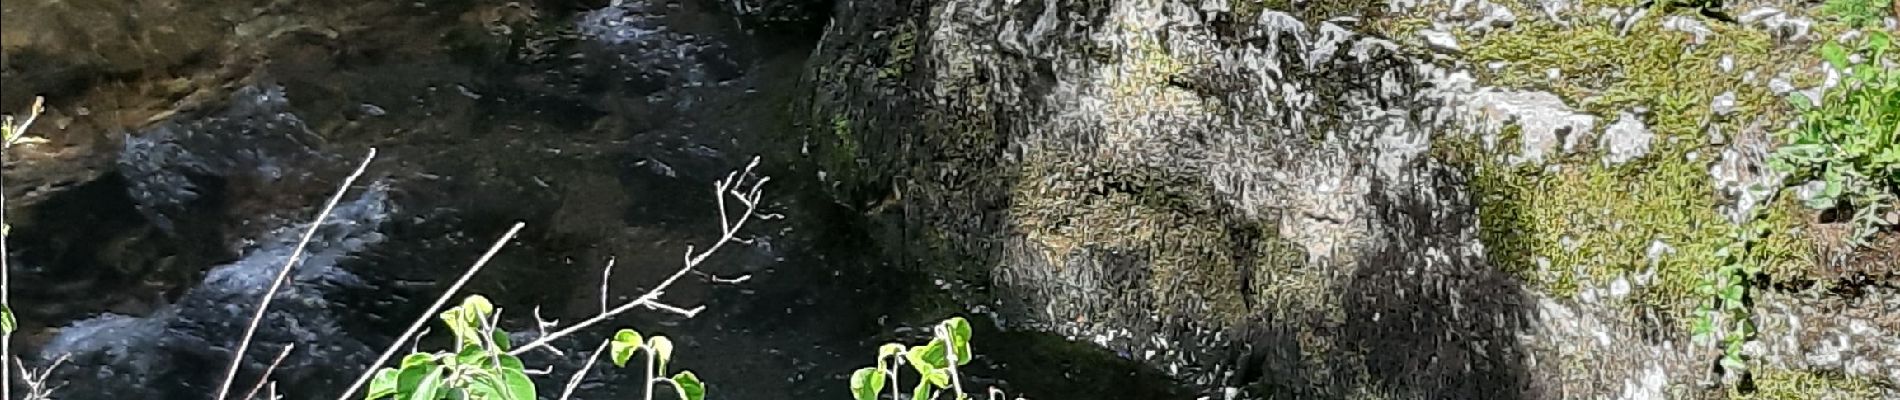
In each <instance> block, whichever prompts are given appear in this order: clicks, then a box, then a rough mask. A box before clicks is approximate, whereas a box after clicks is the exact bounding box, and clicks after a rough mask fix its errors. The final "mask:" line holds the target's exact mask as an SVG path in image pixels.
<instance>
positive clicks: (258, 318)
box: [0, 148, 376, 400]
mask: <svg viewBox="0 0 1900 400" xmlns="http://www.w3.org/2000/svg"><path fill="white" fill-rule="evenodd" d="M375 159H376V149H374V148H371V149H369V155H367V156H364V157H363V163H362V164H360V165H357V166H356V172H353V173H350V177H349V178H345V179H344V180H343V185H342V186H340V187H338V188H337V190H336V194H335V195H332V196H330V202H329V203H325V204H324V205H323V211H322V212H319V213H317V219H315V220H312V221H310V228H309V229H305V230H304V232H303V238H302V239H299V240H297V247H295V248H293V249H291V250H290V259H288V260H285V261H284V267H283V268H282V269H279V270H278V271H277V278H276V279H273V280H271V283H270V289H267V290H265V291H264V298H263V300H260V301H258V304H257V312H255V313H252V314H251V324H250V325H249V326H246V327H245V328H244V336H242V337H241V338H239V339H238V348H237V351H235V352H232V353H231V367H230V368H228V369H226V371H225V373H224V383H222V384H219V385H218V396H217V397H216V399H218V400H224V397H225V396H226V395H228V394H229V393H230V392H231V381H233V380H236V379H237V372H238V367H240V366H243V365H244V351H245V350H249V349H250V347H251V337H252V336H253V335H256V334H257V326H258V324H259V323H262V322H263V321H264V311H266V310H269V309H270V303H271V299H272V298H275V297H277V291H278V290H279V289H282V288H283V286H284V281H285V280H286V278H289V277H290V271H291V270H292V269H294V268H295V267H296V266H297V262H298V261H302V260H303V249H304V247H306V246H309V245H310V238H312V237H315V236H316V235H317V229H319V228H322V227H323V220H324V219H328V218H329V217H330V211H332V210H335V209H336V203H338V202H341V201H343V195H344V194H346V193H349V192H350V185H351V184H353V183H356V178H358V177H362V176H363V171H364V170H367V169H369V162H370V161H371V160H375ZM0 197H4V196H0Z"/></svg>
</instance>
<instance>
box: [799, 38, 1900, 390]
mask: <svg viewBox="0 0 1900 400" xmlns="http://www.w3.org/2000/svg"><path fill="white" fill-rule="evenodd" d="M1460 8H1461V7H1455V6H1454V7H1453V9H1460ZM1541 8H1543V9H1544V11H1545V12H1547V13H1550V14H1551V15H1553V16H1555V15H1558V14H1563V15H1565V16H1566V17H1570V16H1572V15H1571V14H1569V13H1570V11H1569V6H1568V5H1567V3H1565V2H1543V3H1541ZM1329 10H1333V11H1334V12H1335V13H1334V14H1326V13H1325V12H1324V11H1319V12H1317V13H1318V14H1320V15H1321V16H1320V17H1318V18H1315V17H1313V15H1314V14H1313V13H1312V12H1315V11H1314V10H1313V9H1306V10H1305V11H1307V12H1308V13H1302V14H1301V15H1300V16H1295V15H1294V14H1289V13H1285V12H1281V11H1276V10H1275V9H1272V8H1267V9H1259V8H1245V7H1240V6H1235V5H1230V4H1227V2H1222V1H1206V2H1195V1H1043V2H1031V1H1026V2H1016V1H958V2H932V1H902V2H891V3H847V4H844V5H842V6H841V9H840V10H839V11H838V14H837V15H836V16H835V17H836V20H835V22H834V24H833V25H832V26H831V28H830V29H829V30H828V31H827V36H826V38H827V40H826V41H825V42H823V43H821V44H820V48H819V49H818V50H817V52H816V53H815V55H814V59H813V60H811V64H810V65H811V68H812V71H810V75H809V76H808V78H807V81H808V82H809V83H810V85H811V86H812V88H811V94H812V96H813V97H812V98H811V99H809V100H808V102H807V104H806V105H805V107H803V108H800V109H799V111H800V112H801V115H800V116H801V117H803V118H806V121H808V126H809V127H810V129H809V130H808V134H807V135H806V136H805V137H803V138H802V140H801V142H802V144H804V146H802V147H801V148H803V149H807V150H809V151H810V152H811V157H813V158H814V159H815V160H816V161H817V162H818V163H819V165H821V166H822V169H821V170H820V171H818V173H819V174H820V176H822V177H828V179H830V180H834V181H836V182H837V183H838V184H837V185H836V188H835V192H836V195H837V196H839V197H840V198H842V199H845V200H846V202H848V203H855V204H860V205H863V206H864V207H865V208H866V209H869V210H871V212H873V213H876V212H879V211H882V210H889V211H887V212H885V213H884V214H883V215H884V217H885V218H886V220H887V221H888V222H889V228H888V229H889V230H890V232H891V233H892V235H890V236H888V237H887V238H888V239H889V240H890V241H889V242H887V243H889V244H890V246H889V247H891V248H894V249H895V251H896V252H897V253H898V255H897V256H898V257H902V259H904V260H906V261H907V262H912V263H914V266H915V267H916V268H919V269H922V270H925V271H930V272H931V273H933V274H936V275H937V276H941V277H946V278H954V279H959V280H964V281H968V282H971V283H974V284H975V285H974V286H969V289H968V290H965V291H962V292H959V293H956V295H958V296H961V298H963V299H964V301H966V302H969V303H974V304H984V305H988V306H994V307H995V310H996V311H995V314H996V316H997V318H998V319H1000V320H1002V321H1004V322H1006V323H1007V324H1009V325H1010V326H1013V327H1017V328H1024V329H1032V330H1041V331H1052V332H1061V333H1064V334H1067V335H1069V336H1070V337H1072V338H1074V339H1075V340H1078V341H1084V342H1090V343H1094V344H1096V345H1098V346H1102V347H1106V348H1109V349H1113V350H1115V351H1117V352H1119V353H1121V354H1124V355H1125V356H1126V357H1130V358H1135V359H1141V360H1146V361H1147V362H1149V363H1150V364H1151V365H1154V366H1156V367H1158V368H1160V369H1162V370H1164V371H1167V372H1169V373H1171V374H1174V375H1175V376H1177V377H1180V378H1181V379H1183V380H1185V381H1188V382H1190V383H1193V384H1196V385H1201V386H1202V387H1204V388H1209V389H1208V390H1209V391H1210V392H1219V390H1216V389H1214V388H1217V387H1223V386H1224V387H1243V386H1244V387H1247V388H1248V391H1247V393H1250V395H1254V396H1268V397H1273V396H1286V397H1292V398H1306V397H1315V396H1321V397H1334V396H1367V395H1370V396H1390V397H1394V398H1625V399H1649V398H1680V397H1692V396H1698V395H1701V394H1706V393H1707V391H1706V387H1705V386H1702V385H1704V384H1707V383H1708V382H1711V381H1712V380H1713V379H1714V378H1713V375H1711V373H1710V370H1709V368H1708V366H1709V364H1708V362H1707V361H1708V360H1713V358H1712V357H1713V349H1711V348H1710V347H1707V346H1706V345H1704V344H1696V343H1692V342H1690V341H1689V340H1688V338H1687V337H1686V332H1683V331H1682V330H1680V329H1678V328H1676V327H1675V325H1674V324H1678V323H1680V321H1679V320H1677V319H1676V318H1679V317H1680V316H1681V315H1682V312H1681V311H1664V312H1658V311H1657V310H1678V309H1677V308H1676V307H1683V306H1678V305H1674V304H1671V305H1666V306H1662V307H1653V306H1650V305H1644V304H1642V303H1643V302H1645V301H1652V300H1643V299H1644V298H1645V297H1643V296H1655V295H1654V294H1653V293H1654V292H1656V291H1661V290H1668V289H1651V288H1650V287H1649V286H1652V285H1658V286H1660V285H1663V284H1662V283H1651V282H1652V281H1653V280H1654V279H1653V278H1650V277H1653V276H1654V275H1655V274H1656V273H1655V272H1654V268H1656V267H1655V266H1654V265H1655V263H1656V261H1654V260H1655V259H1658V258H1661V257H1665V256H1666V255H1667V254H1674V253H1675V251H1674V248H1675V247H1674V246H1675V245H1683V246H1687V245H1689V244H1688V243H1676V244H1671V243H1670V242H1665V241H1664V239H1665V238H1657V237H1652V238H1646V239H1644V241H1643V242H1644V243H1647V245H1646V247H1645V248H1647V249H1650V250H1649V253H1651V254H1649V255H1648V256H1647V257H1648V258H1650V259H1652V261H1651V263H1652V266H1651V267H1650V268H1651V269H1652V270H1651V272H1648V273H1646V274H1644V275H1645V277H1639V279H1637V283H1634V284H1633V283H1632V282H1631V280H1630V279H1629V277H1623V278H1618V279H1615V280H1614V281H1612V282H1610V283H1609V284H1608V285H1607V286H1602V287H1595V286H1590V285H1589V284H1586V285H1584V286H1586V287H1584V288H1581V289H1579V290H1578V291H1577V292H1576V293H1577V294H1576V295H1574V296H1575V297H1572V296H1573V295H1556V294H1552V293H1550V292H1548V291H1547V289H1546V288H1531V287H1525V286H1524V284H1523V281H1521V280H1519V279H1518V277H1517V276H1515V275H1514V274H1511V273H1506V272H1504V270H1503V266H1500V265H1497V264H1498V263H1502V262H1505V261H1510V260H1505V259H1501V258H1498V257H1496V255H1495V254H1493V253H1492V252H1489V251H1487V250H1488V249H1487V246H1488V245H1491V244H1492V243H1481V242H1480V240H1478V236H1479V234H1478V232H1479V231H1480V228H1481V227H1483V226H1484V224H1486V223H1499V221H1486V220H1480V219H1479V218H1476V214H1478V213H1480V212H1482V210H1479V209H1478V207H1479V206H1478V204H1479V203H1480V201H1477V199H1473V198H1472V195H1471V194H1470V193H1469V190H1470V186H1471V183H1470V182H1468V181H1467V180H1468V179H1469V178H1470V176H1468V175H1466V174H1463V173H1460V172H1459V171H1458V170H1457V169H1456V168H1454V167H1451V166H1447V165H1445V164H1444V163H1443V162H1442V160H1440V159H1439V158H1438V156H1437V154H1436V153H1435V151H1436V150H1438V149H1437V144H1438V143H1439V142H1441V141H1456V140H1466V139H1467V137H1466V136H1465V134H1462V133H1459V132H1470V133H1475V134H1477V136H1476V138H1477V139H1479V142H1480V143H1482V148H1483V149H1500V148H1501V149H1515V150H1504V151H1502V153H1503V154H1502V155H1501V156H1500V157H1499V158H1501V159H1503V160H1504V161H1506V162H1507V163H1508V164H1510V165H1518V164H1527V165H1529V166H1533V167H1535V166H1540V165H1543V164H1546V163H1551V162H1555V161H1556V160H1557V159H1559V158H1562V157H1565V156H1568V155H1571V154H1577V153H1583V152H1590V151H1602V152H1605V153H1606V154H1605V155H1604V156H1603V158H1602V159H1603V160H1605V161H1607V163H1608V164H1623V163H1630V162H1638V160H1653V159H1654V158H1655V157H1656V156H1654V155H1652V153H1653V152H1652V151H1651V147H1652V146H1663V145H1664V144H1674V143H1676V142H1673V140H1677V139H1673V138H1663V137H1658V135H1656V134H1654V133H1652V132H1651V129H1652V127H1650V126H1647V125H1649V124H1648V123H1646V122H1647V121H1646V120H1645V118H1639V117H1638V115H1637V114H1633V113H1624V114H1622V115H1620V116H1616V118H1614V120H1615V122H1614V123H1611V124H1609V126H1608V127H1607V128H1599V122H1598V121H1600V120H1602V119H1604V118H1608V117H1605V116H1599V115H1593V114H1590V113H1588V112H1585V111H1582V109H1581V107H1574V106H1571V105H1568V104H1566V103H1567V101H1566V99H1564V98H1562V97H1559V96H1557V95H1554V94H1551V93H1546V92H1541V91H1530V90H1514V89H1507V88H1493V87H1486V86H1482V85H1478V84H1476V83H1475V82H1474V80H1473V78H1472V76H1471V75H1470V74H1469V73H1468V72H1467V71H1469V69H1470V67H1469V66H1466V65H1459V64H1458V62H1457V61H1455V60H1450V59H1447V58H1445V57H1444V56H1439V55H1431V54H1429V53H1426V52H1424V51H1421V50H1424V49H1412V48H1407V47H1403V46H1400V45H1397V44H1395V43H1393V42H1391V41H1387V40H1385V39H1381V38H1379V37H1378V36H1376V35H1367V34H1365V33H1363V32H1365V31H1367V30H1368V28H1367V27H1365V26H1359V25H1356V24H1357V23H1360V22H1362V20H1360V19H1357V18H1330V17H1333V16H1339V15H1365V13H1367V12H1368V11H1367V10H1366V9H1357V8H1354V7H1353V6H1351V5H1341V6H1338V7H1337V8H1332V9H1329ZM1618 15H1622V14H1618ZM1617 18H1621V19H1619V20H1618V21H1620V22H1616V23H1615V24H1614V25H1615V26H1618V27H1620V29H1621V30H1623V31H1625V32H1628V31H1630V30H1631V29H1636V27H1637V25H1638V24H1639V21H1643V20H1644V18H1653V17H1641V18H1638V17H1634V16H1619V17H1617ZM1564 19H1568V18H1564ZM1691 25H1692V24H1689V23H1687V22H1682V21H1677V22H1676V27H1677V28H1678V29H1691V30H1694V29H1693V28H1694V27H1693V26H1691ZM1546 26H1548V25H1546ZM1646 26H1647V25H1646ZM1643 29H1654V28H1643ZM1400 32H1403V33H1407V34H1409V32H1411V31H1408V30H1401V31H1400ZM1696 32H1698V33H1699V32H1701V31H1700V30H1696ZM1439 39H1440V40H1436V42H1444V41H1443V40H1442V39H1444V38H1443V37H1441V38H1439ZM1428 45H1429V44H1428ZM1439 47H1446V46H1444V45H1442V44H1440V45H1439ZM1439 50H1441V51H1442V50H1448V49H1439ZM1678 51H1679V50H1678ZM1665 54H1667V53H1665ZM1444 64H1451V65H1452V67H1451V68H1445V67H1443V66H1442V65H1444ZM1573 67H1576V66H1566V68H1573ZM1551 71H1557V69H1555V68H1553V69H1551ZM1566 71H1571V69H1566ZM1576 71H1580V72H1583V73H1588V74H1592V75H1595V74H1601V73H1603V72H1601V71H1590V70H1587V69H1584V70H1576ZM1553 75H1556V74H1555V73H1554V72H1553ZM1550 79H1558V77H1557V76H1553V77H1552V78H1550ZM1572 101H1575V100H1574V99H1573V100H1572ZM1694 101H1696V102H1699V103H1700V104H1709V103H1710V99H1707V98H1703V99H1697V100H1694ZM1670 122H1673V120H1672V121H1670ZM1671 128H1672V129H1673V128H1674V126H1671ZM1599 129H1608V130H1609V131H1608V132H1607V133H1606V132H1600V131H1599ZM1598 135H1607V136H1598ZM1599 138H1600V139H1599ZM1666 140H1667V141H1666ZM1513 141H1515V142H1517V143H1511V142H1513ZM1592 146H1594V148H1593V147H1592ZM1671 148H1672V149H1673V148H1679V146H1677V147H1671ZM1681 154H1683V153H1680V152H1673V151H1672V152H1671V153H1668V156H1669V157H1682V158H1683V159H1687V160H1691V161H1690V162H1695V161H1694V160H1697V159H1699V158H1698V156H1697V155H1695V153H1689V154H1688V155H1687V156H1683V155H1681ZM1724 157H1728V156H1724ZM1701 158H1706V157H1701ZM1591 159H1592V160H1593V161H1594V160H1595V159H1597V158H1596V157H1591ZM1592 164H1594V162H1593V163H1592ZM1684 165H1696V166H1698V167H1692V168H1687V169H1686V170H1688V171H1692V172H1691V173H1689V175H1695V176H1702V175H1703V174H1704V171H1707V170H1706V169H1701V168H1700V167H1699V165H1700V164H1684ZM1558 167H1559V166H1558V165H1552V166H1550V170H1551V171H1555V172H1551V173H1553V174H1563V173H1571V172H1566V171H1567V170H1563V169H1559V168H1558ZM1561 167H1565V168H1571V167H1574V166H1573V165H1568V164H1565V165H1561ZM1601 168H1609V167H1601ZM1590 173H1600V172H1590ZM1670 173H1678V172H1677V171H1672V172H1670ZM1745 173H1746V174H1748V176H1754V174H1758V172H1756V171H1754V170H1752V169H1751V170H1749V171H1748V172H1745ZM1559 176H1561V175H1559ZM1697 179H1699V178H1697ZM1732 179H1733V180H1750V179H1753V178H1749V177H1745V176H1737V177H1734V178H1732ZM1725 187H1727V186H1725ZM1736 191H1737V192H1738V193H1737V194H1740V193H1739V190H1736ZM1603 195H1608V196H1619V195H1618V194H1607V193H1599V194H1591V196H1603ZM1701 196H1707V195H1706V194H1705V195H1701ZM1758 201H1759V198H1749V199H1743V200H1741V202H1743V203H1749V204H1752V203H1753V202H1758ZM1742 207H1744V208H1745V207H1749V206H1748V205H1743V206H1742ZM897 210H901V212H899V211H897ZM1507 212H1508V211H1507ZM1589 212H1597V210H1589ZM1707 212H1710V213H1712V212H1714V211H1713V210H1709V211H1707ZM1563 217H1564V218H1571V217H1573V216H1563ZM1619 223H1620V222H1619ZM1521 234H1525V235H1528V234H1530V233H1528V232H1526V233H1521ZM1711 236H1713V235H1711ZM1675 239H1681V238H1675ZM1692 239H1695V240H1702V239H1701V238H1699V237H1698V238H1692ZM1563 240H1565V241H1569V240H1574V239H1573V238H1570V237H1565V238H1564V239H1563ZM1657 249H1661V250H1660V251H1659V250H1657ZM1639 251H1640V249H1639ZM1638 257H1642V256H1641V255H1638ZM1527 260H1528V259H1527ZM1548 261H1549V260H1548V259H1543V260H1541V261H1540V262H1541V263H1542V264H1540V266H1538V267H1537V268H1544V269H1548V268H1550V266H1549V265H1548ZM1562 267H1564V268H1570V267H1572V266H1570V265H1564V266H1562ZM1512 268H1524V267H1522V266H1515V265H1514V266H1512ZM1576 268H1579V269H1581V268H1583V267H1582V266H1576ZM1672 273H1674V274H1676V275H1675V276H1674V277H1671V278H1670V279H1677V280H1679V279H1682V278H1680V277H1681V276H1682V275H1683V274H1684V273H1683V272H1680V271H1678V272H1672ZM1578 274H1583V272H1581V271H1579V272H1578ZM1678 282H1679V281H1678ZM1633 285H1634V286H1635V287H1632V286H1633ZM1633 292H1634V293H1636V294H1634V295H1633V294H1632V293H1633ZM1644 293H1652V294H1644ZM1651 298H1653V297H1651ZM1787 334H1790V332H1789V331H1782V330H1777V331H1773V332H1768V333H1764V337H1767V336H1771V335H1787ZM1821 340H1823V339H1821V338H1819V337H1807V338H1805V339H1797V341H1798V342H1800V343H1802V346H1812V345H1815V344H1816V343H1819V342H1820V341H1821ZM1771 351H1772V352H1777V353H1775V354H1780V355H1785V356H1791V355H1793V354H1802V353H1800V352H1799V351H1797V350H1793V349H1792V348H1776V349H1773V350H1771ZM1874 357H1876V359H1881V358H1879V357H1886V356H1879V355H1876V356H1874ZM1767 359H1769V360H1778V359H1776V358H1772V357H1770V358H1767ZM1770 365H1771V366H1774V367H1777V368H1780V367H1786V368H1803V367H1802V364H1791V363H1773V364H1770ZM1849 372H1850V373H1852V374H1856V375H1853V376H1856V377H1860V376H1866V375H1864V373H1863V372H1855V371H1849ZM1872 376H1878V374H1875V375H1872Z"/></svg>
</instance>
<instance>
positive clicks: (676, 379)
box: [673, 371, 706, 400]
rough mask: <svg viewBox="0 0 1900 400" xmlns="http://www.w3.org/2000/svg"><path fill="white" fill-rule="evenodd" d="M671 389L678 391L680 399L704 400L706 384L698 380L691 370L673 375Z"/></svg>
mask: <svg viewBox="0 0 1900 400" xmlns="http://www.w3.org/2000/svg"><path fill="white" fill-rule="evenodd" d="M673 389H675V390H678V391H679V395H680V400H706V385H705V384H703V383H700V382H699V377H698V376H694V375H693V371H681V372H680V373H679V374H678V375H673Z"/></svg>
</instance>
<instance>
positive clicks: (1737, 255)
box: [1690, 219, 1768, 376]
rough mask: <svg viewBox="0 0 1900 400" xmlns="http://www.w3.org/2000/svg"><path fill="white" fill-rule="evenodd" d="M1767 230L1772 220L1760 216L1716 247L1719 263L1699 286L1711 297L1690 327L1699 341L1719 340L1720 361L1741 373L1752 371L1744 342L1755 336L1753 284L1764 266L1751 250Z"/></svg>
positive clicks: (1702, 306)
mask: <svg viewBox="0 0 1900 400" xmlns="http://www.w3.org/2000/svg"><path fill="white" fill-rule="evenodd" d="M1767 234H1768V224H1766V223H1763V222H1761V221H1760V220H1759V219H1755V220H1752V221H1750V222H1745V223H1743V224H1742V225H1740V226H1737V227H1736V228H1735V231H1734V233H1733V234H1732V238H1733V239H1732V240H1731V241H1730V242H1729V244H1728V245H1727V246H1724V247H1722V248H1721V249H1719V250H1716V251H1715V257H1716V258H1717V263H1718V264H1717V265H1719V266H1718V267H1717V268H1716V270H1715V271H1714V273H1712V274H1709V275H1707V276H1706V279H1704V281H1703V282H1702V283H1701V284H1700V285H1698V286H1697V287H1696V291H1697V293H1698V294H1700V295H1702V296H1704V298H1706V299H1708V300H1705V301H1704V302H1702V303H1701V304H1699V305H1697V306H1696V311H1695V316H1696V318H1695V319H1694V320H1693V321H1691V324H1692V326H1691V328H1690V331H1691V333H1692V334H1693V335H1694V338H1695V340H1696V341H1697V342H1700V343H1718V344H1719V346H1720V348H1721V350H1722V352H1721V354H1722V355H1721V358H1720V359H1719V360H1718V361H1717V365H1719V366H1721V368H1722V370H1723V371H1725V372H1730V373H1734V374H1736V375H1737V376H1742V375H1745V374H1747V373H1748V359H1747V358H1746V356H1745V355H1744V354H1743V353H1742V345H1744V344H1746V343H1748V341H1749V340H1750V339H1753V338H1754V337H1755V322H1754V315H1753V313H1752V312H1751V311H1750V310H1749V303H1750V299H1749V288H1750V287H1751V286H1752V285H1753V283H1754V282H1755V278H1756V277H1757V276H1759V275H1760V274H1761V270H1762V267H1761V262H1760V260H1756V259H1755V258H1754V257H1750V255H1751V254H1752V252H1751V251H1750V250H1751V249H1752V248H1753V246H1754V245H1755V243H1756V242H1759V241H1761V239H1762V238H1764V237H1766V236H1767Z"/></svg>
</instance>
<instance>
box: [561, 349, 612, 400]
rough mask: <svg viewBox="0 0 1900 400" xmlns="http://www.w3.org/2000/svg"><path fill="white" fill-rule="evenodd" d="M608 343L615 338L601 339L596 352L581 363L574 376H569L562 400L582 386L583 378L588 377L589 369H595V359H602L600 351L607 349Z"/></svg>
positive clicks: (565, 399) (562, 391)
mask: <svg viewBox="0 0 1900 400" xmlns="http://www.w3.org/2000/svg"><path fill="white" fill-rule="evenodd" d="M608 343H613V340H612V339H608V340H602V341H600V346H595V347H594V352H593V353H589V354H588V355H587V362H586V363H584V364H581V370H579V371H574V376H573V377H571V378H567V387H566V388H564V389H561V397H560V399H561V400H567V399H568V398H569V397H572V396H574V389H575V388H578V387H580V386H581V379H583V378H586V377H587V372H588V371H592V370H594V361H595V360H597V359H600V352H602V351H606V350H607V344H608Z"/></svg>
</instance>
